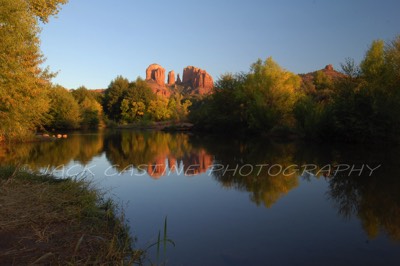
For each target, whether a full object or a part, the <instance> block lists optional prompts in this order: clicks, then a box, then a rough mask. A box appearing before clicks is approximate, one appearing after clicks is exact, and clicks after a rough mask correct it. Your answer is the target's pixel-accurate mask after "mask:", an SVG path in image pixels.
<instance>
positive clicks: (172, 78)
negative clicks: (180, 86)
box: [168, 70, 175, 86]
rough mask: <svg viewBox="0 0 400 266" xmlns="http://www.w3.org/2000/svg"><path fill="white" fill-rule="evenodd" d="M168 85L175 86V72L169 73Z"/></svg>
mask: <svg viewBox="0 0 400 266" xmlns="http://www.w3.org/2000/svg"><path fill="white" fill-rule="evenodd" d="M168 85H170V86H171V85H175V72H174V71H173V70H171V71H170V72H168Z"/></svg>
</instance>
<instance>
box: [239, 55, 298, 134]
mask: <svg viewBox="0 0 400 266" xmlns="http://www.w3.org/2000/svg"><path fill="white" fill-rule="evenodd" d="M300 84H301V80H300V77H299V76H298V75H295V74H293V73H291V72H289V71H287V70H284V69H283V68H281V67H280V66H279V65H278V64H277V63H276V62H275V61H273V59H272V58H271V57H269V58H267V60H265V61H264V62H263V61H262V60H258V61H257V62H256V63H254V64H253V65H252V67H251V71H250V73H249V74H248V76H247V79H246V83H245V86H244V87H243V88H244V97H245V98H246V106H247V119H248V124H249V127H250V129H254V130H256V131H260V130H263V131H268V130H270V129H272V128H273V127H274V126H283V125H291V124H292V123H293V119H292V111H293V107H294V104H295V102H296V100H297V99H298V97H299V95H300V93H299V90H297V89H298V88H299V87H300Z"/></svg>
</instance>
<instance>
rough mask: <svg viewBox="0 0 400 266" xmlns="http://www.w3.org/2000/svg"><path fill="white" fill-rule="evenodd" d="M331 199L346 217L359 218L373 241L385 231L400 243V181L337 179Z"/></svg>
mask: <svg viewBox="0 0 400 266" xmlns="http://www.w3.org/2000/svg"><path fill="white" fill-rule="evenodd" d="M329 185H330V191H329V196H330V197H331V198H332V199H333V200H334V201H335V203H336V205H337V208H338V211H339V213H340V214H341V215H343V216H345V217H350V216H351V215H357V216H358V218H359V219H360V220H361V222H362V225H363V227H364V230H365V231H366V232H367V234H368V235H369V237H371V238H374V237H376V236H378V234H379V231H380V230H383V231H385V232H386V233H387V234H388V235H389V236H390V237H391V238H392V239H394V240H400V194H399V191H400V181H399V179H398V178H396V177H393V176H392V175H390V174H389V175H376V176H372V177H369V176H364V177H363V176H361V177H349V176H335V177H333V178H332V179H331V180H330V184H329Z"/></svg>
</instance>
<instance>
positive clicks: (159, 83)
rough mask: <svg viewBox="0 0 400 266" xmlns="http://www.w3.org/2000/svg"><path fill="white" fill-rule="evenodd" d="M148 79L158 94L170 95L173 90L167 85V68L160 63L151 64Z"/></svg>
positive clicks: (147, 74) (147, 72) (147, 71)
mask: <svg viewBox="0 0 400 266" xmlns="http://www.w3.org/2000/svg"><path fill="white" fill-rule="evenodd" d="M146 81H147V82H148V84H149V86H150V88H151V90H152V91H153V92H154V93H155V94H156V95H161V96H165V97H169V96H170V95H171V91H170V90H169V89H168V88H167V87H166V86H165V69H164V68H163V67H162V66H160V65H158V64H151V65H150V66H149V67H148V68H147V69H146Z"/></svg>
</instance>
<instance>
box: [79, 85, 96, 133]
mask: <svg viewBox="0 0 400 266" xmlns="http://www.w3.org/2000/svg"><path fill="white" fill-rule="evenodd" d="M72 95H73V96H74V98H75V100H76V101H77V102H78V104H79V109H80V115H81V118H82V121H81V127H83V128H98V127H99V125H100V122H101V120H102V116H103V107H102V106H101V104H100V103H99V102H98V100H97V93H96V92H93V91H90V90H88V89H86V88H85V87H83V86H82V87H79V88H78V89H76V90H74V91H72Z"/></svg>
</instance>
